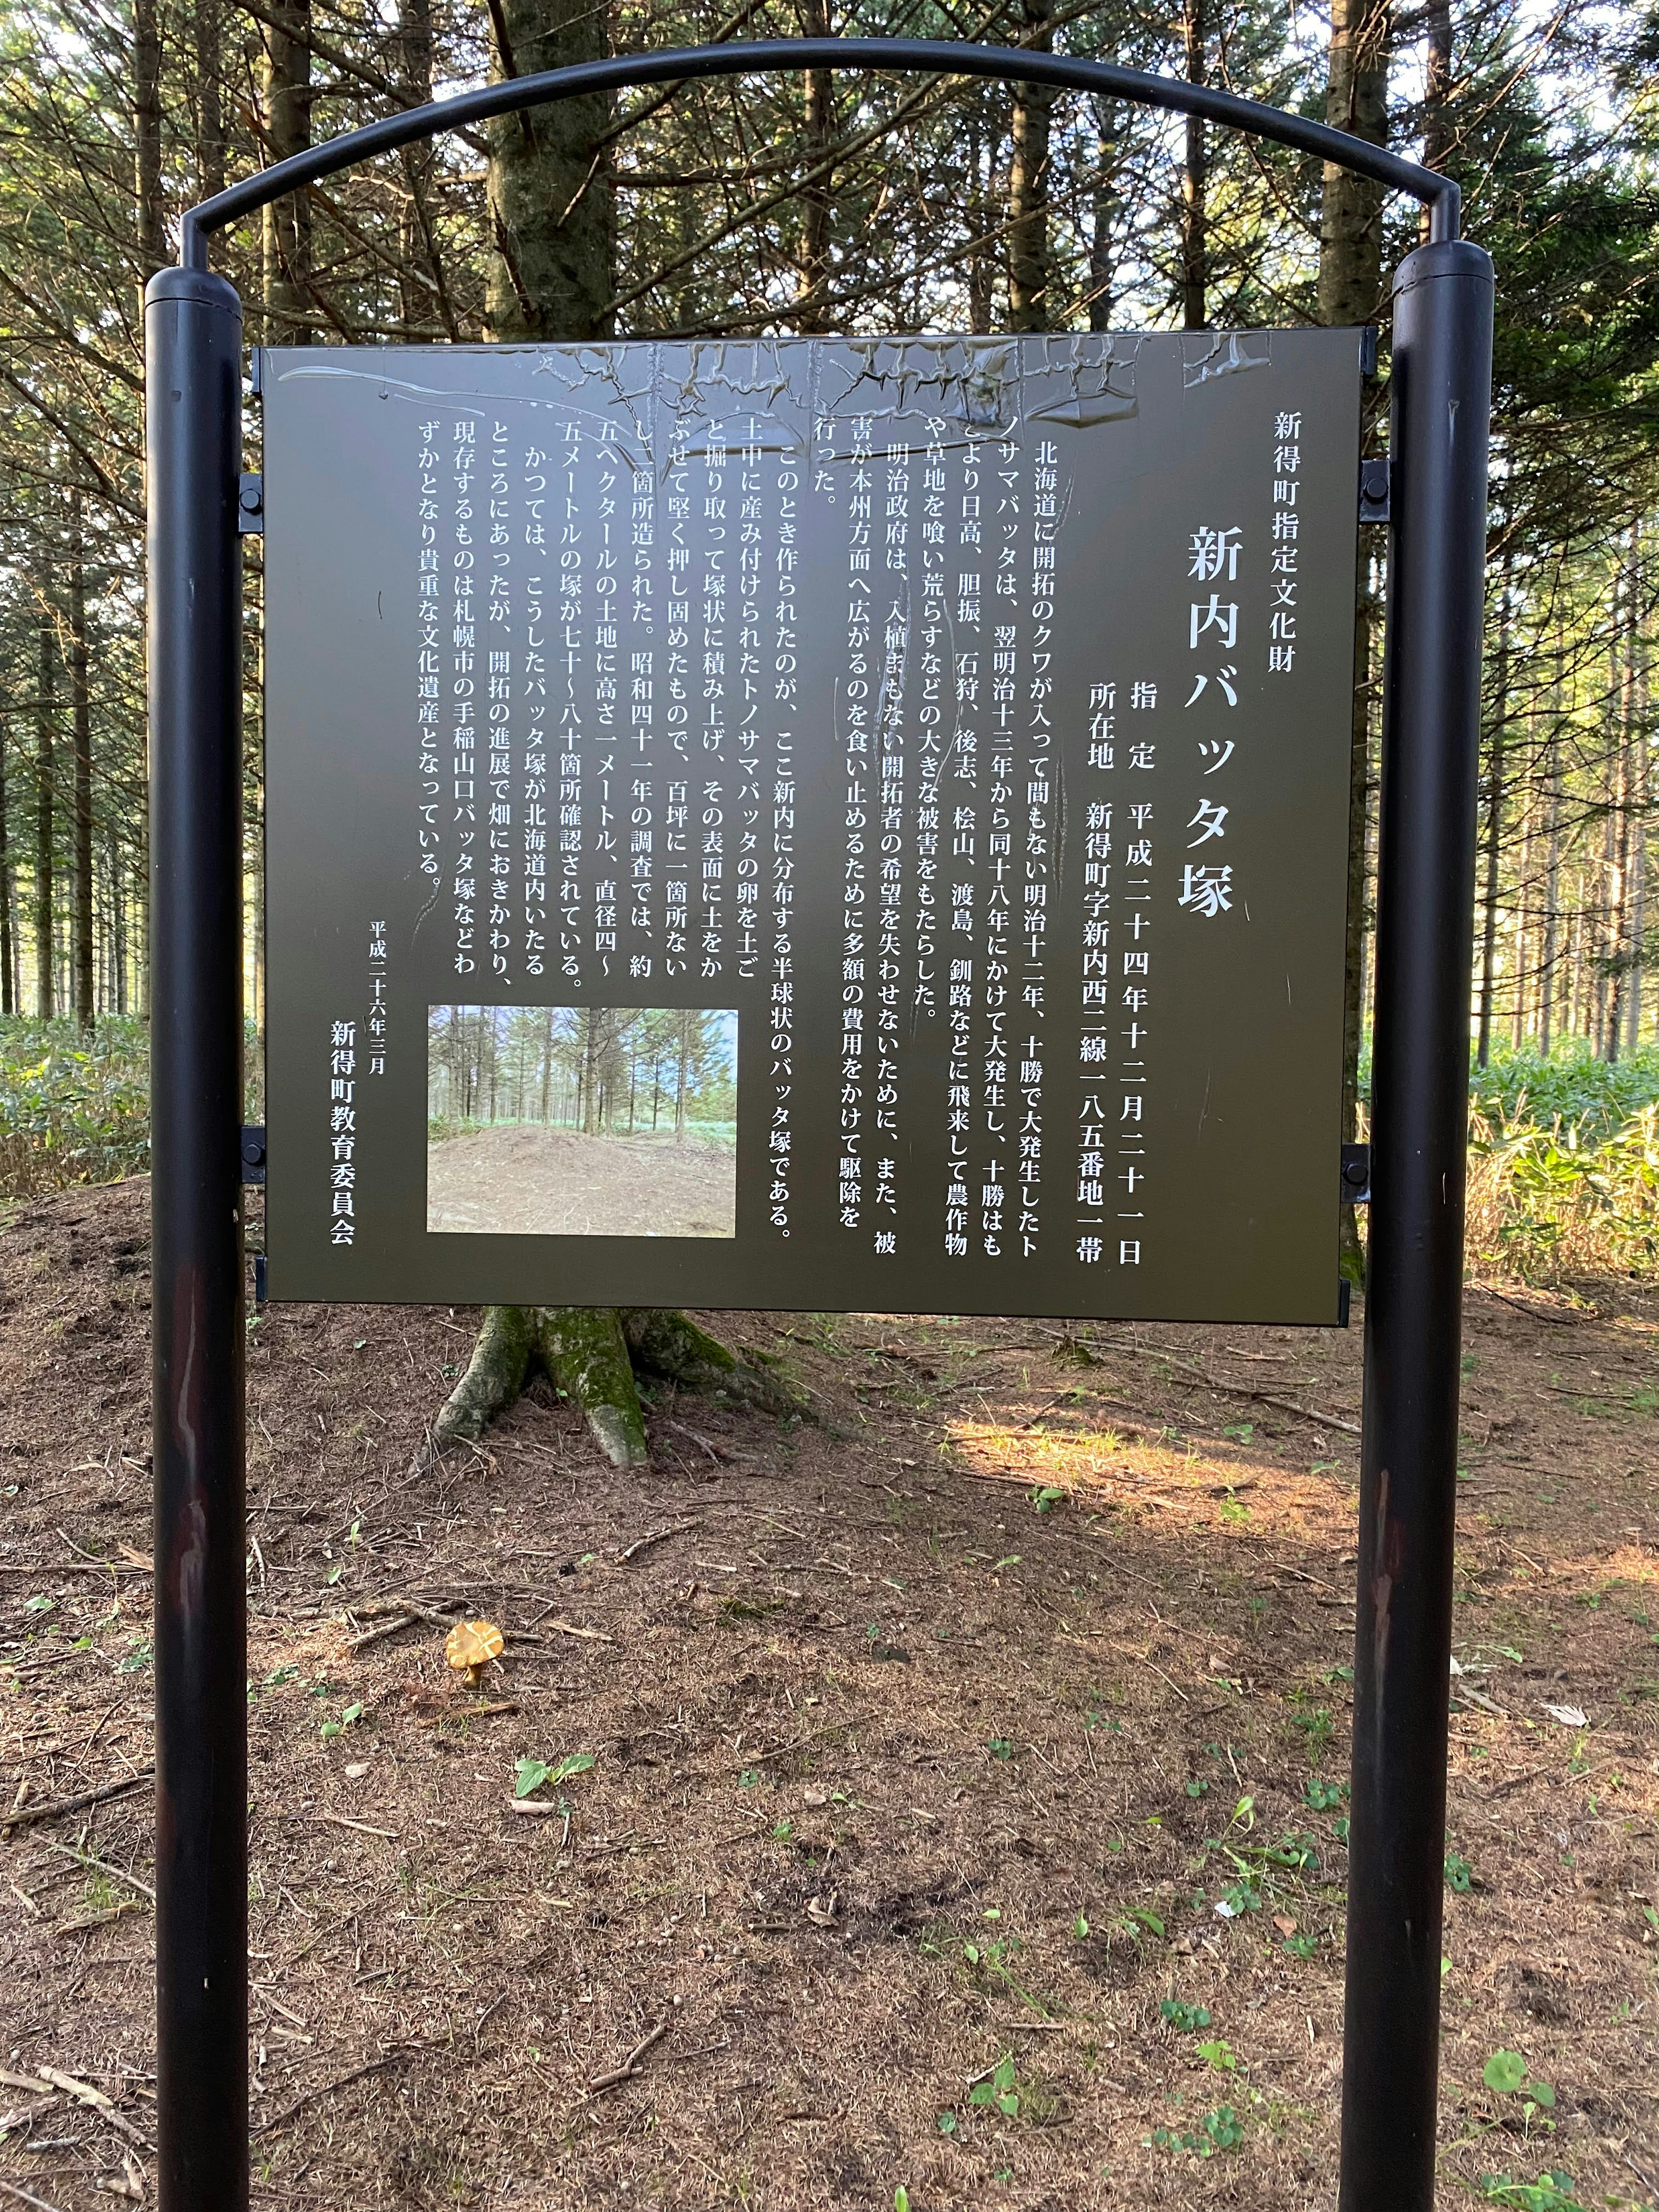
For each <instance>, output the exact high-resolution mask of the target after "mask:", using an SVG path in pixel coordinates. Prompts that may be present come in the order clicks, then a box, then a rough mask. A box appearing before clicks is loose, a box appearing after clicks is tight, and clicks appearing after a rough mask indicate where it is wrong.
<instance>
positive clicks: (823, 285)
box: [795, 0, 836, 333]
mask: <svg viewBox="0 0 1659 2212" xmlns="http://www.w3.org/2000/svg"><path fill="white" fill-rule="evenodd" d="M801 34H802V36H803V37H804V38H808V39H827V38H828V37H829V0H803V4H802V7H801ZM805 84H806V117H805V125H806V127H805V133H804V135H803V140H802V144H801V149H800V150H801V160H802V161H803V162H804V163H805V166H806V167H808V168H816V167H817V165H818V163H819V162H821V161H823V160H824V158H825V157H826V155H828V154H829V149H830V147H831V146H832V145H833V144H834V143H835V136H836V110H835V84H834V80H833V78H832V76H831V75H830V72H829V70H807V71H806V75H805ZM834 211H835V192H834V184H833V180H832V178H831V174H830V173H829V171H828V170H827V169H826V170H825V172H824V173H823V176H822V177H821V178H819V179H817V182H816V183H814V184H811V185H808V186H807V188H806V190H805V191H804V192H803V193H802V194H801V230H800V256H799V290H798V292H797V293H796V295H795V328H796V329H797V330H798V331H803V332H806V333H817V332H821V331H827V330H828V329H829V318H828V315H827V314H826V312H825V308H824V295H825V294H826V292H827V291H828V289H829V238H830V232H831V228H832V218H833V216H834Z"/></svg>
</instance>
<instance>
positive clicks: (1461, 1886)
mask: <svg viewBox="0 0 1659 2212" xmlns="http://www.w3.org/2000/svg"><path fill="white" fill-rule="evenodd" d="M1446 1881H1447V1885H1448V1887H1450V1888H1452V1889H1455V1891H1456V1892H1457V1893H1458V1895H1459V1896H1460V1897H1467V1896H1468V1893H1469V1891H1470V1889H1471V1888H1472V1887H1473V1886H1474V1868H1473V1867H1472V1866H1471V1865H1470V1863H1469V1862H1468V1859H1466V1858H1465V1857H1463V1855H1462V1852H1461V1851H1448V1852H1447V1854H1446Z"/></svg>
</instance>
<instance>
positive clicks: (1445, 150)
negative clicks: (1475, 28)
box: [1418, 0, 1454, 245]
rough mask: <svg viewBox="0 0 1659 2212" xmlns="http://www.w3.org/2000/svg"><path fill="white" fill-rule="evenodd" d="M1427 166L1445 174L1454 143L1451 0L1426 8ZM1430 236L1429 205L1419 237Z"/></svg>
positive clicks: (1425, 239) (1424, 240)
mask: <svg viewBox="0 0 1659 2212" xmlns="http://www.w3.org/2000/svg"><path fill="white" fill-rule="evenodd" d="M1423 46H1424V53H1423V166H1424V167H1425V168H1426V169H1438V170H1439V171H1440V172H1441V173H1442V174H1444V173H1446V172H1447V171H1448V169H1449V166H1450V161H1451V155H1452V148H1453V143H1454V133H1453V130H1452V118H1451V83H1452V21H1451V0H1428V4H1427V6H1426V7H1425V9H1424V11H1423ZM1428 237H1429V210H1427V208H1425V209H1424V210H1422V212H1421V214H1420V215H1419V217H1418V238H1419V241H1420V242H1421V243H1422V244H1424V245H1426V244H1427V243H1428Z"/></svg>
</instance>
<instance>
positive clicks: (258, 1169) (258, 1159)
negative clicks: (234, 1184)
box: [242, 1121, 265, 1183]
mask: <svg viewBox="0 0 1659 2212" xmlns="http://www.w3.org/2000/svg"><path fill="white" fill-rule="evenodd" d="M264 1179H265V1125H264V1122H263V1121H250V1122H246V1123H245V1124H244V1126H243V1129H242V1181H243V1182H245V1183H249V1182H257V1183H263V1182H264Z"/></svg>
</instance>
